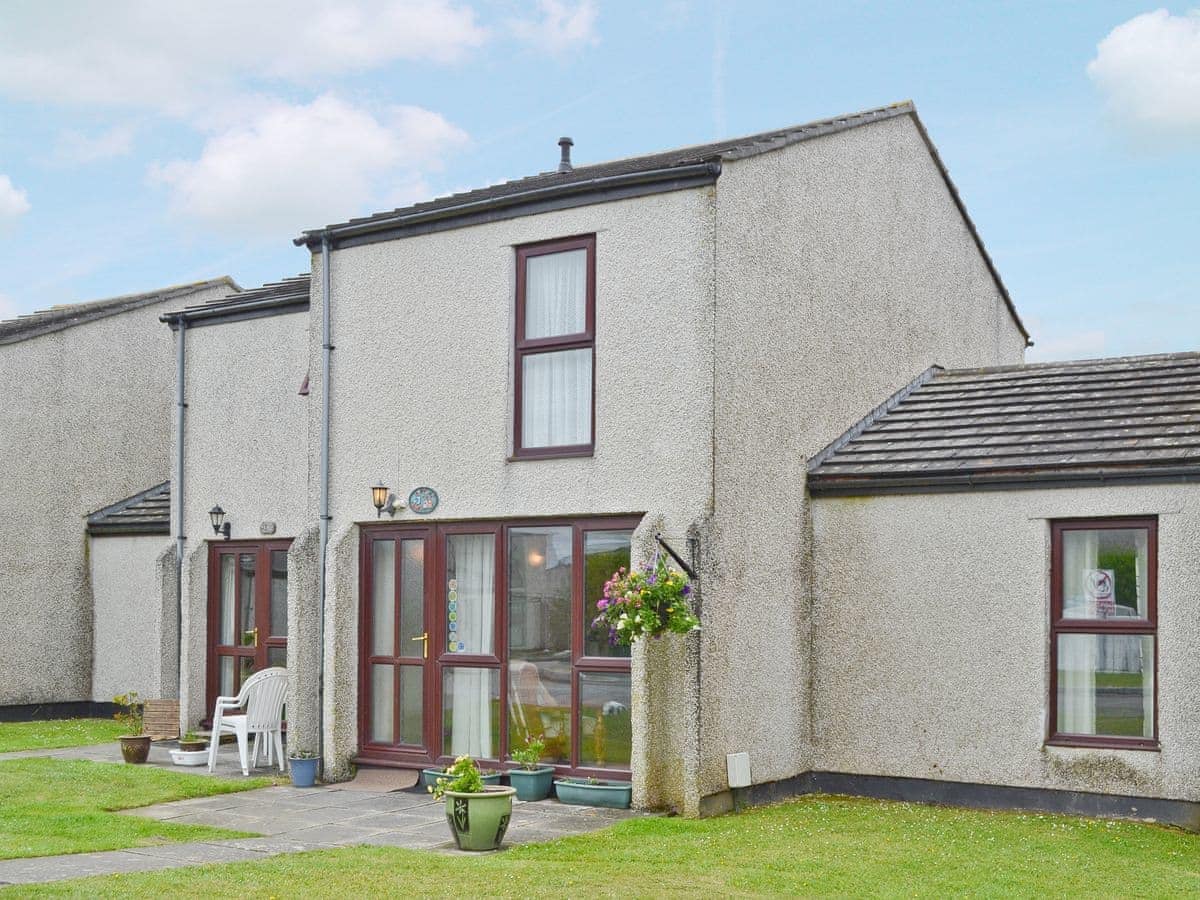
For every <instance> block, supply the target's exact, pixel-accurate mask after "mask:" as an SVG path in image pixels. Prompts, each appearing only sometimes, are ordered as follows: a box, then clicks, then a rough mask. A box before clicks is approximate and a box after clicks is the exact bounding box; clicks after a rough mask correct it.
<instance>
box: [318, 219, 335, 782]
mask: <svg viewBox="0 0 1200 900" xmlns="http://www.w3.org/2000/svg"><path fill="white" fill-rule="evenodd" d="M329 243H330V241H329V236H328V235H322V237H321V473H320V476H319V477H320V492H321V499H320V524H319V529H320V540H321V568H320V576H319V578H320V581H319V584H320V587H319V590H318V597H319V602H320V609H319V610H318V614H317V621H318V623H319V624H318V633H319V635H320V639H319V646H320V653H321V656H320V667H319V669H318V675H317V741H318V745H317V746H318V748H319V752H320V755H321V758H322V763H323V762H324V757H325V753H324V743H325V597H326V593H327V589H328V584H327V578H326V572H325V569H326V563H327V561H328V556H329V369H330V361H331V357H332V354H333V344H332V343H330V306H331V302H332V298H331V285H332V279H331V278H330V274H329V262H330V256H329Z"/></svg>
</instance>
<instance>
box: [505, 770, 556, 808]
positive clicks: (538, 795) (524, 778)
mask: <svg viewBox="0 0 1200 900" xmlns="http://www.w3.org/2000/svg"><path fill="white" fill-rule="evenodd" d="M508 783H509V784H511V785H512V786H513V787H514V788H516V789H517V799H518V800H525V801H535V800H545V799H546V798H547V797H549V796H550V789H551V788H552V787H553V786H554V766H538V767H537V768H535V769H509V770H508Z"/></svg>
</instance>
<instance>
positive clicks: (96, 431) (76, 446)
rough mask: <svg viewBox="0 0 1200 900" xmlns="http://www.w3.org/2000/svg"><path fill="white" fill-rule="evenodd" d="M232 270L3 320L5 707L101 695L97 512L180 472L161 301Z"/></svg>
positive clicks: (1, 662)
mask: <svg viewBox="0 0 1200 900" xmlns="http://www.w3.org/2000/svg"><path fill="white" fill-rule="evenodd" d="M231 287H236V286H235V285H233V283H232V282H231V281H230V280H229V279H227V278H221V279H216V280H213V281H208V282H201V283H198V284H194V285H188V286H180V287H176V288H171V289H167V290H163V291H155V292H152V293H149V294H143V295H137V296H136V297H133V296H131V297H122V298H115V299H114V300H113V301H99V302H97V303H89V304H82V305H81V306H80V307H77V308H76V307H72V308H70V309H68V308H65V307H62V308H56V309H55V310H50V311H48V312H47V313H45V314H37V315H35V316H33V317H31V319H24V318H23V319H17V320H15V322H9V323H3V325H2V329H0V330H2V331H3V333H4V338H3V340H2V341H0V398H3V401H2V403H3V405H2V406H0V459H3V460H4V461H5V462H4V468H3V472H2V473H0V505H2V506H3V508H4V509H5V510H6V511H7V512H6V514H5V516H4V517H3V520H2V521H0V619H2V620H3V621H4V622H5V625H6V632H5V634H6V635H7V639H6V640H5V642H4V644H3V647H2V648H0V705H5V704H26V703H44V702H56V701H76V700H88V699H90V698H91V697H92V689H91V679H92V595H91V582H90V571H89V569H90V567H89V561H88V558H87V553H88V551H87V538H86V536H85V530H84V529H85V523H86V518H87V516H88V514H89V513H92V512H94V511H95V510H98V509H100V508H102V507H105V506H107V505H109V504H112V503H115V502H116V501H118V500H120V499H121V498H123V497H129V496H131V495H133V494H134V493H135V492H137V491H142V490H145V488H146V487H147V486H148V485H154V484H159V483H161V482H163V481H166V480H167V475H168V473H169V470H170V463H169V453H170V434H171V426H170V421H171V420H170V406H171V391H172V386H173V384H174V380H175V370H174V364H173V353H172V345H171V335H170V332H168V331H167V329H165V328H164V327H163V326H162V325H161V324H160V323H159V321H158V314H159V313H160V312H162V311H163V310H164V309H170V308H173V307H175V306H179V305H183V304H185V303H188V302H203V301H204V300H206V299H209V298H212V297H216V296H219V295H223V294H227V293H228V292H229V290H230V288H231Z"/></svg>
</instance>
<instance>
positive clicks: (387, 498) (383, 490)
mask: <svg viewBox="0 0 1200 900" xmlns="http://www.w3.org/2000/svg"><path fill="white" fill-rule="evenodd" d="M371 502H372V503H373V504H375V518H377V519H378V518H379V517H380V516H382V515H383V514H384V513H387V514H388V515H389V516H392V517H393V518H394V517H395V515H396V511H397V510H400V509H404V504H403V503H397V502H396V498H395V497H394V496H393V495H392V492H391V489H390V488H388V486H387V485H386V484H384V483H383V482H382V481H381V482H379V483H378V484H375V485H373V486H372V487H371Z"/></svg>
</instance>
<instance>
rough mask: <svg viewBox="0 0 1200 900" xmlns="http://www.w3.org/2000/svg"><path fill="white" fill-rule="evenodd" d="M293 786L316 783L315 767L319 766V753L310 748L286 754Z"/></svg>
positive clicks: (305, 785)
mask: <svg viewBox="0 0 1200 900" xmlns="http://www.w3.org/2000/svg"><path fill="white" fill-rule="evenodd" d="M288 764H289V769H290V771H291V774H292V786H293V787H312V786H313V785H315V784H316V783H317V769H318V768H320V766H321V754H319V753H315V752H313V751H312V750H296V751H294V752H292V753H289V754H288Z"/></svg>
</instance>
